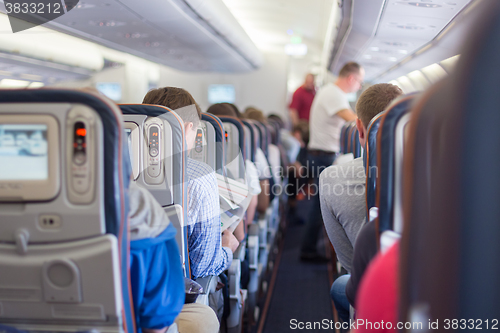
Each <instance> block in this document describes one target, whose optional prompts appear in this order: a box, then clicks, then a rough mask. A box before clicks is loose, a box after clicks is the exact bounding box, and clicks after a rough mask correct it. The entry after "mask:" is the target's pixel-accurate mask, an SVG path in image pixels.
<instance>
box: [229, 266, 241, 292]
mask: <svg viewBox="0 0 500 333" xmlns="http://www.w3.org/2000/svg"><path fill="white" fill-rule="evenodd" d="M240 281H241V261H239V259H233V262H232V263H231V266H230V267H229V298H231V299H240V297H241V295H240Z"/></svg>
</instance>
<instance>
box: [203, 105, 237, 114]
mask: <svg viewBox="0 0 500 333" xmlns="http://www.w3.org/2000/svg"><path fill="white" fill-rule="evenodd" d="M207 112H208V113H211V114H213V115H216V116H230V117H238V115H237V114H236V112H234V110H233V108H232V107H230V106H229V105H227V104H225V103H217V104H212V105H210V107H209V108H208V110H207Z"/></svg>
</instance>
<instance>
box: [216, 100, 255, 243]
mask: <svg viewBox="0 0 500 333" xmlns="http://www.w3.org/2000/svg"><path fill="white" fill-rule="evenodd" d="M207 112H209V113H211V114H214V115H216V116H221V117H225V116H230V117H236V118H241V113H240V111H239V110H238V108H237V107H236V105H234V104H231V103H218V104H214V105H212V106H210V107H209V108H208V110H207ZM245 176H246V178H247V185H248V187H249V189H250V194H251V195H253V197H252V200H251V201H250V204H249V205H248V208H247V213H246V220H245V234H246V233H247V229H248V226H249V225H250V224H251V223H252V222H253V219H254V217H255V212H256V209H257V205H258V196H259V194H261V193H262V188H261V183H260V182H259V171H258V170H257V168H256V166H255V164H254V163H253V162H252V161H250V160H249V159H247V160H246V161H245ZM235 231H236V230H235Z"/></svg>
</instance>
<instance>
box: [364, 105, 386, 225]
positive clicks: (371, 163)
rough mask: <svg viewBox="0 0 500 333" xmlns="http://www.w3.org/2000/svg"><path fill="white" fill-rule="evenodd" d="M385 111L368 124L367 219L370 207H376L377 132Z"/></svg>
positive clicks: (366, 164) (366, 163) (366, 168)
mask: <svg viewBox="0 0 500 333" xmlns="http://www.w3.org/2000/svg"><path fill="white" fill-rule="evenodd" d="M382 115H383V112H381V113H379V114H378V115H376V116H375V117H373V118H372V120H371V121H370V123H369V124H368V128H367V134H366V147H365V150H364V153H365V155H364V160H363V162H364V166H365V171H366V219H367V221H369V220H370V214H369V211H370V208H372V207H375V193H376V186H377V177H378V169H377V132H378V128H379V126H380V119H381V118H382Z"/></svg>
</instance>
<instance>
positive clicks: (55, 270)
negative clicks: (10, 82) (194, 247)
mask: <svg viewBox="0 0 500 333" xmlns="http://www.w3.org/2000/svg"><path fill="white" fill-rule="evenodd" d="M7 134H8V135H11V136H17V137H19V140H17V142H15V143H12V144H4V143H3V138H4V137H5V136H6V135H7ZM0 137H2V140H0V142H2V143H1V144H0V221H1V222H0V230H1V232H0V242H1V244H0V270H1V271H2V274H0V323H1V324H3V325H7V326H11V327H14V328H16V329H20V330H29V331H40V332H49V331H50V332H63V331H66V332H68V331H94V330H96V331H100V332H135V320H134V316H133V310H132V309H133V305H132V296H131V294H130V289H129V286H130V273H129V262H130V258H129V255H130V254H129V246H130V243H129V238H128V232H127V230H128V186H129V180H130V173H131V170H130V164H129V160H128V158H129V157H128V151H127V149H126V138H125V132H124V127H123V118H122V115H121V113H120V110H119V109H118V108H117V107H116V105H114V104H112V103H110V102H109V101H108V100H105V99H102V98H101V97H100V96H99V95H97V94H93V93H84V92H80V91H72V90H63V89H40V90H1V91H0Z"/></svg>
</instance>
